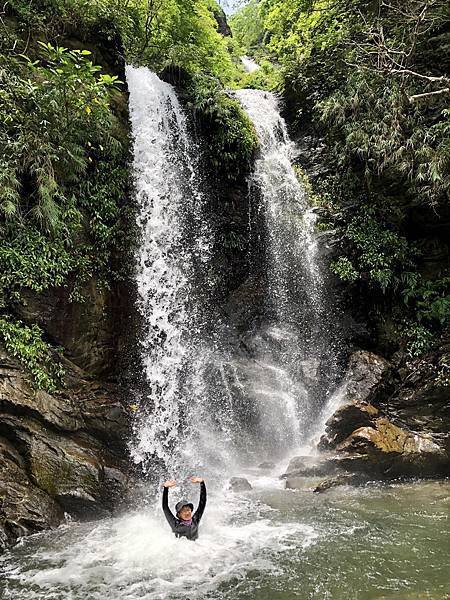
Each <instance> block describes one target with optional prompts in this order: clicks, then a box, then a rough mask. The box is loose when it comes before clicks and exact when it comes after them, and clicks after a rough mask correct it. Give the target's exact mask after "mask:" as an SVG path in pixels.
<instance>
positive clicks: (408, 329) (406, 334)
mask: <svg viewBox="0 0 450 600" xmlns="http://www.w3.org/2000/svg"><path fill="white" fill-rule="evenodd" d="M399 333H400V335H401V337H402V338H404V340H405V342H406V352H407V354H408V356H409V357H410V358H416V357H418V356H421V355H422V354H425V352H428V351H429V350H430V349H431V348H432V346H433V343H434V342H435V336H434V334H433V332H431V331H430V330H429V329H428V328H427V327H425V326H424V325H420V324H419V323H415V322H411V321H410V322H405V323H404V324H403V326H402V327H400V329H399Z"/></svg>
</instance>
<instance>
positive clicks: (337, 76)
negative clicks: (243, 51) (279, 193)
mask: <svg viewBox="0 0 450 600" xmlns="http://www.w3.org/2000/svg"><path fill="white" fill-rule="evenodd" d="M246 10H247V12H248V13H249V14H252V15H253V18H255V15H257V19H255V26H257V33H255V32H253V33H252V26H248V27H247V28H246V26H245V24H244V23H242V20H240V19H241V17H240V16H238V17H237V18H236V21H237V26H236V28H237V29H236V31H237V32H238V35H239V36H240V38H239V39H241V40H242V43H243V45H246V48H250V47H251V45H252V44H253V46H255V45H258V44H259V45H260V48H258V49H256V48H253V49H252V52H254V53H258V52H260V53H266V55H268V56H271V59H272V61H273V60H275V61H278V62H279V63H280V64H281V73H282V76H283V83H282V86H281V88H282V92H283V95H284V99H285V106H286V110H287V112H288V115H289V117H290V120H291V123H292V124H293V125H294V126H296V127H297V128H298V131H299V133H301V132H304V131H305V128H309V129H312V130H313V131H315V132H316V133H318V134H319V135H320V136H321V137H322V138H323V139H324V141H325V143H326V145H327V148H328V150H327V155H326V161H327V162H328V163H329V167H330V171H331V172H333V175H327V176H325V177H322V178H319V180H316V181H315V182H314V188H315V189H314V197H315V198H316V200H315V201H316V203H317V204H318V205H320V207H321V217H322V219H323V220H322V224H321V223H319V227H321V226H322V227H327V228H331V229H333V230H334V231H335V232H336V234H337V236H338V238H339V240H340V245H341V256H339V257H338V258H337V259H336V260H334V261H333V262H332V264H331V269H332V271H333V272H334V273H336V274H337V275H338V276H339V277H340V278H341V279H342V280H343V281H345V282H346V283H347V284H348V285H351V286H352V287H353V290H355V289H357V290H358V291H359V293H362V294H363V298H364V301H365V302H366V303H367V308H368V312H369V313H370V314H372V315H378V317H375V319H377V318H379V319H381V320H383V319H385V317H386V319H385V320H394V321H395V322H396V323H397V325H398V327H399V328H400V325H399V323H400V321H401V320H402V319H404V318H405V315H407V319H408V323H409V326H408V327H409V329H408V331H409V333H408V334H406V333H405V334H404V335H400V336H398V339H396V340H395V342H398V343H399V344H400V345H402V344H403V345H407V347H408V348H409V350H408V352H410V354H411V355H412V354H414V355H416V354H417V353H418V352H421V351H425V349H426V348H428V347H429V343H431V342H430V340H431V338H432V337H434V336H437V337H439V335H440V334H441V332H442V331H443V330H445V328H446V327H448V323H449V318H448V310H449V309H448V302H449V298H448V294H447V291H446V290H447V289H448V279H447V278H448V275H447V274H446V273H445V272H444V271H445V268H446V267H447V266H448V265H445V261H443V263H442V269H441V272H440V273H438V272H437V271H436V269H435V271H434V272H433V273H427V274H425V273H426V263H425V259H426V256H425V255H422V254H421V252H420V251H419V248H421V247H426V244H425V245H424V244H422V241H423V240H421V236H424V237H425V238H426V235H427V234H426V232H425V231H420V228H419V227H418V226H417V216H416V212H415V211H418V210H420V213H418V214H421V215H424V217H425V219H427V220H428V221H429V222H431V223H437V222H439V216H440V215H441V214H442V215H443V216H442V219H445V218H446V214H447V208H446V207H447V205H448V195H449V189H450V186H449V183H450V178H449V175H450V162H449V161H450V152H449V150H450V142H449V139H450V137H449V132H450V124H449V108H448V99H449V93H448V91H446V90H447V88H449V87H450V79H449V77H448V67H449V64H448V46H449V42H450V35H449V33H448V25H449V23H450V6H449V4H448V2H444V1H443V0H414V1H413V2H404V1H402V0H389V2H375V3H374V2H368V1H367V0H262V1H260V2H255V3H251V4H250V5H249V8H247V9H246ZM241 14H242V15H243V14H244V12H242V11H241ZM261 23H262V26H261ZM261 46H262V49H261ZM418 229H419V231H418ZM439 243H440V244H441V245H442V250H443V252H442V254H443V255H445V253H446V252H447V245H446V242H444V240H443V239H442V236H441V239H440V241H439ZM394 345H395V344H394Z"/></svg>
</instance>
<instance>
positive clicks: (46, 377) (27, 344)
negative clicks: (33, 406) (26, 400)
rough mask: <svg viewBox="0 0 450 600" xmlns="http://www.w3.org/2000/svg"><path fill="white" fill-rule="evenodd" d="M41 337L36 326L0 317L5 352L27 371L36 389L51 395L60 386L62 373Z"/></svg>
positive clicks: (40, 332)
mask: <svg viewBox="0 0 450 600" xmlns="http://www.w3.org/2000/svg"><path fill="white" fill-rule="evenodd" d="M42 333H43V332H42V330H41V329H40V328H39V327H38V326H37V325H32V326H31V327H28V326H26V325H24V324H23V323H22V322H20V321H14V320H12V319H10V318H7V317H0V339H2V341H3V343H4V345H5V348H6V350H7V351H8V352H9V353H10V354H11V355H12V356H14V357H15V358H17V359H19V360H20V361H21V362H22V364H23V365H24V366H25V367H26V368H27V369H28V371H29V372H30V373H31V376H32V379H33V382H34V384H35V385H36V387H37V388H39V389H44V390H46V391H48V392H54V391H55V390H56V389H57V387H58V386H59V385H60V384H61V380H62V378H63V377H64V369H63V368H62V366H61V363H60V362H59V361H58V360H55V359H54V356H53V355H54V351H52V350H51V348H50V346H49V345H48V344H47V343H46V342H45V341H44V340H43V339H42Z"/></svg>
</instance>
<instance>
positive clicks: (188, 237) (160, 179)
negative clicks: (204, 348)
mask: <svg viewBox="0 0 450 600" xmlns="http://www.w3.org/2000/svg"><path fill="white" fill-rule="evenodd" d="M127 80H128V85H129V87H130V91H131V94H130V115H131V120H132V126H133V134H134V172H135V186H136V195H137V201H138V206H139V213H138V226H139V228H140V231H141V243H140V247H139V250H138V252H137V261H136V263H137V267H136V281H137V288H138V293H139V303H138V304H139V309H140V312H141V315H142V320H143V326H144V332H143V335H142V357H143V364H144V370H145V379H146V382H147V384H148V387H147V392H146V394H145V397H144V398H142V399H141V402H140V411H139V415H138V416H137V418H136V422H135V427H134V430H135V440H134V443H133V455H134V457H135V460H136V461H137V462H141V463H143V466H144V468H145V466H146V463H145V457H146V456H147V455H151V456H152V458H153V460H154V461H155V460H159V461H161V462H162V464H163V465H167V464H169V461H170V460H172V461H173V448H174V445H175V444H177V441H178V439H179V435H180V427H181V425H182V415H183V410H184V406H185V403H186V401H187V400H188V398H187V395H186V390H183V389H182V384H183V380H184V379H185V378H186V377H187V376H188V375H189V374H188V373H187V370H188V369H189V368H191V367H192V364H190V363H189V359H190V358H191V355H192V352H193V350H192V347H193V344H194V340H195V333H196V331H197V330H198V328H199V320H200V313H199V311H198V310H197V309H198V307H199V305H200V303H199V302H198V301H197V302H196V300H195V296H196V294H197V295H198V291H199V286H195V280H196V277H197V276H198V273H199V271H200V270H199V268H198V265H202V264H203V263H204V262H205V261H206V260H207V255H208V252H209V248H210V233H209V231H208V229H207V227H206V226H205V220H204V219H203V218H202V215H203V206H204V196H203V194H202V192H201V190H200V184H199V181H198V177H197V174H196V173H197V168H196V167H197V165H196V162H195V157H196V155H198V149H197V148H196V147H195V146H194V144H193V142H192V139H191V137H190V136H189V134H188V129H187V123H186V117H185V115H184V113H183V111H182V109H181V106H180V104H179V101H178V98H177V96H176V94H175V91H174V89H173V88H172V86H170V85H169V84H167V83H164V82H163V81H161V80H160V79H159V78H158V77H157V76H156V75H155V74H154V73H152V72H150V71H149V70H148V69H146V68H133V67H128V68H127Z"/></svg>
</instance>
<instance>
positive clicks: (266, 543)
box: [0, 473, 450, 600]
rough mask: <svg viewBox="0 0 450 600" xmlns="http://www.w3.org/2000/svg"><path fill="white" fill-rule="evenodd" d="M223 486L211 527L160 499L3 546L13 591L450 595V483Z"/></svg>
mask: <svg viewBox="0 0 450 600" xmlns="http://www.w3.org/2000/svg"><path fill="white" fill-rule="evenodd" d="M249 479H250V481H251V483H252V484H253V486H254V488H253V490H252V491H251V492H248V493H246V494H241V495H236V494H233V493H232V492H230V491H228V490H226V489H223V490H221V489H217V490H212V491H211V493H210V494H209V498H208V505H207V509H206V513H205V517H204V520H203V521H202V523H201V529H200V538H199V539H198V540H197V541H196V542H190V541H188V540H183V539H181V540H179V539H176V538H175V537H174V536H173V535H172V534H171V532H170V531H169V530H168V527H167V525H166V523H165V521H164V517H163V515H162V511H161V509H160V507H159V501H158V503H157V504H155V506H154V507H149V508H147V509H145V510H139V511H135V512H130V513H128V514H125V515H123V516H121V517H116V518H113V519H105V520H102V521H97V522H94V523H70V524H66V525H64V526H62V527H60V528H58V529H57V530H55V531H52V532H46V533H43V534H39V535H35V536H32V537H30V538H28V539H26V540H23V541H21V542H20V543H19V544H18V545H17V546H16V547H14V548H13V549H12V550H11V551H10V552H8V553H6V554H4V555H3V556H1V557H0V575H1V578H0V598H2V600H9V599H14V600H22V599H23V600H25V599H26V600H38V599H39V600H40V599H44V598H45V600H62V599H65V600H67V599H68V600H100V599H101V600H105V599H108V600H118V599H121V600H153V599H161V600H163V599H164V600H165V599H167V600H169V599H174V600H175V599H181V598H183V599H188V600H194V599H198V598H205V599H206V598H207V599H214V600H231V599H233V600H234V599H239V600H290V599H294V598H300V599H305V600H306V599H317V600H319V599H320V600H323V599H328V598H329V599H333V600H341V599H342V600H344V599H345V600H347V599H348V598H352V599H364V600H371V599H375V598H376V599H396V600H402V599H405V600H406V599H408V600H413V599H425V598H426V599H433V600H438V599H439V600H442V599H445V598H450V521H449V517H450V482H417V483H410V484H395V485H384V486H381V485H375V484H374V485H368V486H366V487H364V488H349V487H342V488H336V489H334V490H329V491H328V492H326V493H324V494H314V493H312V491H311V485H312V484H313V483H314V482H313V481H312V480H307V479H305V482H304V483H305V487H304V489H301V490H297V491H291V490H284V489H283V483H282V482H281V481H279V480H278V479H277V478H276V477H271V476H258V475H256V474H255V473H254V474H253V476H252V474H251V473H250V474H249Z"/></svg>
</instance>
